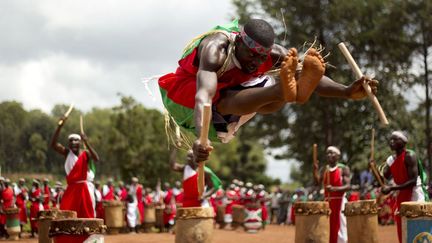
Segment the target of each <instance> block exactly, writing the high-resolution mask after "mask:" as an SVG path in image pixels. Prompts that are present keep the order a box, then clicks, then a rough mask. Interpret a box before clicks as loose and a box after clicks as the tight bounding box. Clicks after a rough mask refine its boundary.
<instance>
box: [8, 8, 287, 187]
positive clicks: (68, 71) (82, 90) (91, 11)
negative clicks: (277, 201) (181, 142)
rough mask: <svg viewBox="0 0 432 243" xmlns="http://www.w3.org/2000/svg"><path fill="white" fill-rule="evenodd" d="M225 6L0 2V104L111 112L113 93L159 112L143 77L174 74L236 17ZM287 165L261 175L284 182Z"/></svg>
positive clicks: (116, 99) (276, 164)
mask: <svg viewBox="0 0 432 243" xmlns="http://www.w3.org/2000/svg"><path fill="white" fill-rule="evenodd" d="M234 11H235V8H234V7H233V6H232V5H231V2H230V1H229V0H219V1H211V0H182V1H177V0H164V1H155V0H153V1H149V0H144V1H142V0H123V1H114V0H90V1H88V0H63V1H57V0H38V1H32V0H2V1H0V33H2V35H1V38H0V53H1V55H0V102H2V101H6V100H16V101H19V102H22V103H23V105H24V107H25V108H26V109H42V110H43V111H45V112H47V113H49V112H50V111H51V109H52V108H53V106H54V105H55V104H70V103H74V104H75V106H76V107H77V108H78V109H81V110H84V111H88V110H90V109H91V108H92V107H112V106H115V105H117V104H119V97H118V96H117V93H122V94H124V95H131V96H133V97H134V98H135V99H137V100H138V101H139V102H141V103H143V104H144V105H146V106H147V107H156V108H161V107H162V105H161V102H160V99H159V97H158V95H159V92H158V91H157V89H156V83H155V82H154V81H153V82H152V83H150V90H151V91H152V93H153V94H154V95H156V97H154V98H151V97H150V96H149V94H148V92H147V91H146V90H145V87H144V85H143V84H142V82H141V79H142V78H143V77H151V76H153V75H159V74H164V73H168V72H173V71H175V68H176V66H177V61H178V59H179V57H180V55H181V52H182V49H183V47H184V46H185V44H186V43H187V42H188V41H189V40H190V39H192V38H193V37H195V36H196V35H198V34H200V33H202V32H204V31H207V30H209V29H210V28H212V27H213V26H215V25H217V24H223V23H227V22H229V21H230V20H231V19H232V17H233V16H234V14H235V12H234ZM288 169H289V166H288V165H287V164H286V163H283V162H282V163H281V162H275V161H273V160H270V163H269V168H268V171H267V173H268V174H269V175H272V176H276V177H279V178H281V180H282V181H286V180H287V177H288Z"/></svg>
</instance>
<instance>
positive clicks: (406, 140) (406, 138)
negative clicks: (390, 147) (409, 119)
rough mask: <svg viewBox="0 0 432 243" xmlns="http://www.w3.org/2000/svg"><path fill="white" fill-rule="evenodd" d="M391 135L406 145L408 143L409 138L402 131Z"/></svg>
mask: <svg viewBox="0 0 432 243" xmlns="http://www.w3.org/2000/svg"><path fill="white" fill-rule="evenodd" d="M391 135H392V136H396V137H398V138H400V139H402V141H404V142H405V143H406V142H408V137H407V136H406V135H405V134H404V132H402V131H394V132H392V134H391Z"/></svg>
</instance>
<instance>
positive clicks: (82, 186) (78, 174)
mask: <svg viewBox="0 0 432 243" xmlns="http://www.w3.org/2000/svg"><path fill="white" fill-rule="evenodd" d="M87 171H88V155H87V152H85V151H84V152H82V153H81V154H80V155H79V156H78V160H77V161H76V163H75V165H74V167H73V168H72V170H71V171H70V172H69V175H67V176H66V180H67V183H68V186H67V188H66V191H65V192H64V195H63V198H62V200H61V203H60V209H61V210H73V211H76V212H77V216H78V218H94V217H95V212H94V207H95V206H93V201H92V198H91V196H90V193H91V192H90V191H89V188H88V185H87V183H88V182H87ZM92 193H94V192H92Z"/></svg>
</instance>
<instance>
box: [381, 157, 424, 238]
mask: <svg viewBox="0 0 432 243" xmlns="http://www.w3.org/2000/svg"><path fill="white" fill-rule="evenodd" d="M405 155H406V150H404V151H403V152H402V153H401V154H400V155H399V156H398V157H396V158H395V157H394V156H389V157H388V158H387V161H386V163H387V165H388V166H389V167H390V171H391V174H392V176H393V180H394V182H395V183H396V184H397V185H401V184H404V183H405V182H407V181H408V171H407V168H406V165H405ZM408 201H416V202H424V201H425V195H424V193H423V190H422V187H421V179H420V176H418V177H417V182H416V185H415V186H414V187H411V188H406V189H402V190H399V194H398V196H397V198H396V209H395V211H396V212H399V207H400V205H401V203H403V202H408ZM395 221H396V224H397V230H398V237H399V242H402V231H401V218H400V216H399V214H398V213H396V214H395Z"/></svg>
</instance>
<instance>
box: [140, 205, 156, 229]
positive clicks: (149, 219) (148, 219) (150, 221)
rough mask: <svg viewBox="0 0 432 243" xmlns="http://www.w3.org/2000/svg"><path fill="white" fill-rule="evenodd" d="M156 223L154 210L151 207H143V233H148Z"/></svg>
mask: <svg viewBox="0 0 432 243" xmlns="http://www.w3.org/2000/svg"><path fill="white" fill-rule="evenodd" d="M155 223H156V208H155V207H154V206H153V205H148V206H144V225H143V227H144V231H146V232H148V231H149V230H150V229H151V228H152V227H153V226H155Z"/></svg>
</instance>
